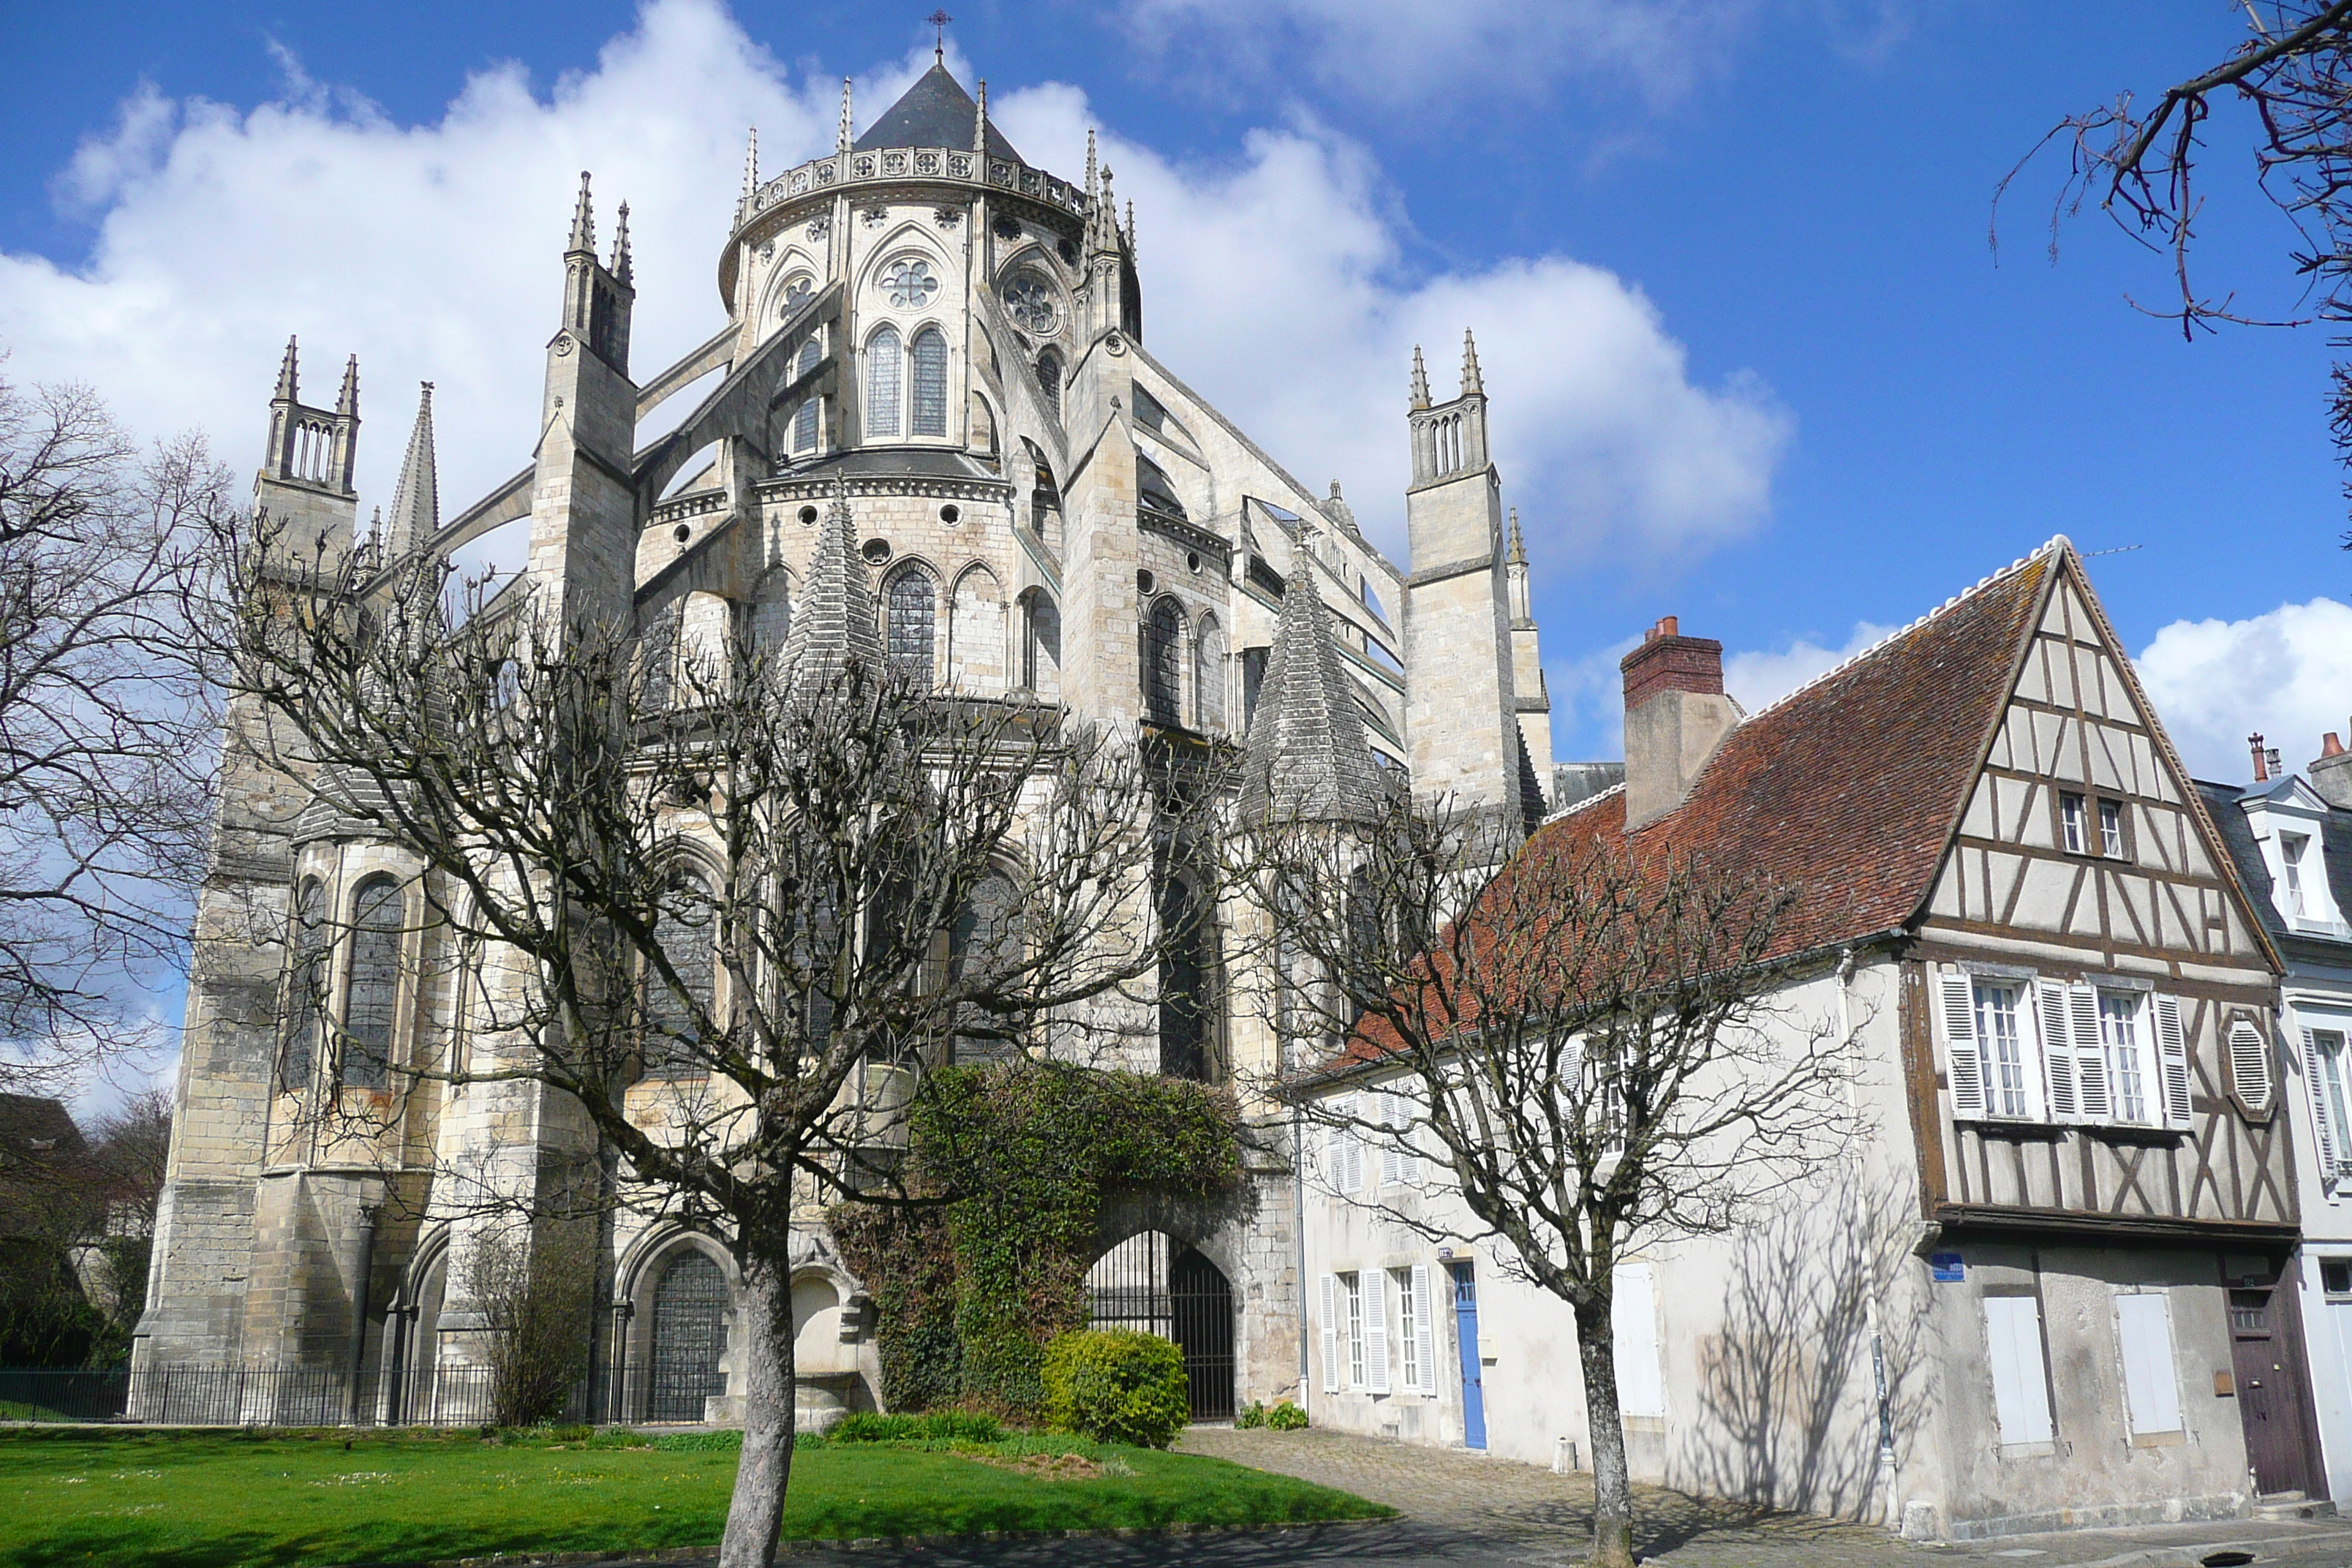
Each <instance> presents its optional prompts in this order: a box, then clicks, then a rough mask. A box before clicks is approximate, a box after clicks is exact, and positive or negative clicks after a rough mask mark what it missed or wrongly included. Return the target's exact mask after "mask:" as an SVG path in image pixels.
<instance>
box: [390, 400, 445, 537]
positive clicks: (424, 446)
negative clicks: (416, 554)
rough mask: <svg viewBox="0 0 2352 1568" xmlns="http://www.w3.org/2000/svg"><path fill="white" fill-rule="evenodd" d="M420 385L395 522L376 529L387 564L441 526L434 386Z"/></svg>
mask: <svg viewBox="0 0 2352 1568" xmlns="http://www.w3.org/2000/svg"><path fill="white" fill-rule="evenodd" d="M419 386H420V387H421V388H422V390H421V391H420V392H419V393H418V395H417V398H416V424H415V426H414V427H413V428H411V429H410V431H409V433H408V455H407V456H406V457H404V458H402V459H401V460H400V482H399V483H398V484H396V485H394V487H393V490H392V521H391V523H390V524H389V526H388V527H386V526H383V525H379V526H378V528H377V529H376V538H377V539H378V540H379V541H380V542H382V543H383V552H384V558H385V559H386V560H387V561H392V560H397V559H399V558H400V557H402V556H404V555H406V554H407V553H409V552H411V551H413V550H416V549H418V548H420V547H421V546H423V545H424V544H425V542H427V541H428V540H430V539H431V538H432V537H433V535H434V534H435V533H436V531H439V529H440V527H441V485H440V479H439V478H438V475H437V472H436V464H435V461H434V455H433V384H432V383H431V382H429V381H427V382H421V383H419Z"/></svg>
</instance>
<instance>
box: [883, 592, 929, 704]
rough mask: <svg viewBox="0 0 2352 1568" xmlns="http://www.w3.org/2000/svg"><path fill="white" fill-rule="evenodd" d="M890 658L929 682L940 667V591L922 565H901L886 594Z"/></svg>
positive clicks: (914, 677) (892, 661)
mask: <svg viewBox="0 0 2352 1568" xmlns="http://www.w3.org/2000/svg"><path fill="white" fill-rule="evenodd" d="M884 602H885V605H886V613H887V616H889V625H888V626H887V627H886V628H885V629H886V631H887V643H888V647H889V650H890V662H891V664H892V665H894V666H895V667H897V668H899V669H901V670H903V671H905V672H906V673H907V674H908V676H910V677H911V678H913V679H916V680H919V681H921V682H923V683H924V684H926V685H929V683H930V682H931V680H932V679H934V678H935V675H936V672H937V670H938V668H939V665H938V657H937V650H938V646H939V595H938V594H937V593H936V592H934V591H933V589H932V587H931V579H930V574H929V573H927V572H925V571H924V570H923V569H922V568H920V567H919V566H908V567H904V568H902V569H901V570H900V571H899V572H898V575H896V576H894V577H892V578H891V579H890V586H889V589H888V591H887V593H886V594H885V595H884Z"/></svg>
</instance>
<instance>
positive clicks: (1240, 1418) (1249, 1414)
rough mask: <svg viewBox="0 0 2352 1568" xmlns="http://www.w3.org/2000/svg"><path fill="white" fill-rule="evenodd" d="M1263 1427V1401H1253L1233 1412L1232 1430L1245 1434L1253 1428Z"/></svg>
mask: <svg viewBox="0 0 2352 1568" xmlns="http://www.w3.org/2000/svg"><path fill="white" fill-rule="evenodd" d="M1254 1426H1265V1400H1263V1399H1253V1400H1251V1401H1250V1402H1249V1403H1248V1404H1247V1405H1243V1406H1242V1407H1241V1408H1240V1409H1239V1410H1236V1411H1234V1430H1236V1431H1242V1432H1246V1431H1248V1430H1249V1429H1250V1428H1252V1427H1254Z"/></svg>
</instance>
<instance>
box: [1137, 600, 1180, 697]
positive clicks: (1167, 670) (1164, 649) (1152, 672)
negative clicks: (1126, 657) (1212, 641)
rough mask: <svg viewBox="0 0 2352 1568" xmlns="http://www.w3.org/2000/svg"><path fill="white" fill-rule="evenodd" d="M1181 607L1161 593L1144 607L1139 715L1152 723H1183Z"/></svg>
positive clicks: (1140, 640)
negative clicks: (1141, 704)
mask: <svg viewBox="0 0 2352 1568" xmlns="http://www.w3.org/2000/svg"><path fill="white" fill-rule="evenodd" d="M1187 629H1188V628H1187V626H1186V624H1185V616H1184V606H1183V605H1181V604H1179V603H1178V602H1177V600H1176V595H1173V594H1162V595H1160V596H1159V597H1157V598H1155V599H1153V600H1152V601H1151V602H1150V604H1149V605H1145V606H1144V611H1143V636H1142V637H1141V638H1140V639H1139V642H1140V645H1141V651H1142V666H1143V668H1142V687H1143V716H1144V717H1145V718H1146V719H1148V720H1150V721H1151V722H1152V723H1154V724H1164V725H1169V726H1176V725H1181V724H1182V723H1183V722H1184V718H1185V714H1184V686H1185V681H1184V663H1185V658H1184V654H1185V643H1186V640H1187V639H1186V637H1185V633H1186V631H1187Z"/></svg>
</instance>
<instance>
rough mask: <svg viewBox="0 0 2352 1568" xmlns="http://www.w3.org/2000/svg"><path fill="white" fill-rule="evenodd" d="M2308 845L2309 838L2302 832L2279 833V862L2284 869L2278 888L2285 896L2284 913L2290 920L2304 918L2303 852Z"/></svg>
mask: <svg viewBox="0 0 2352 1568" xmlns="http://www.w3.org/2000/svg"><path fill="white" fill-rule="evenodd" d="M2309 847H2311V840H2310V839H2309V838H2308V837H2305V836H2304V835H2303V834H2300V833H2282V834H2280V835H2279V863H2280V865H2281V867H2282V868H2284V876H2282V877H2281V879H2280V881H2279V890H2280V892H2281V893H2282V894H2284V897H2285V900H2286V913H2287V916H2288V918H2289V919H2291V920H2301V919H2303V918H2304V905H2303V852H2304V851H2305V849H2307V848H2309Z"/></svg>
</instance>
